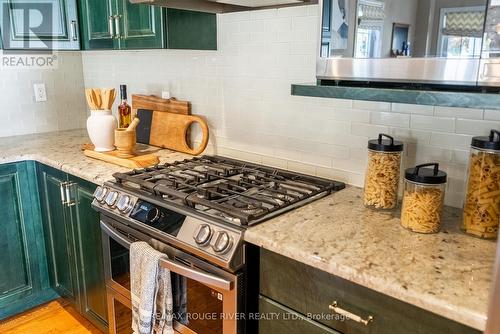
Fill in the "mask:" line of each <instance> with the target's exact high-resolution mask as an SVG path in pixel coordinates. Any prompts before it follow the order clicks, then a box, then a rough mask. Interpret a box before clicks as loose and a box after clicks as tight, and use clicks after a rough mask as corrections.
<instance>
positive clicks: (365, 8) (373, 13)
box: [358, 3, 385, 22]
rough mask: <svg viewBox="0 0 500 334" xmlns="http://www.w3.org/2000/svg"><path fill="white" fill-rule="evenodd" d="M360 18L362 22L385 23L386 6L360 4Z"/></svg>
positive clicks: (381, 4)
mask: <svg viewBox="0 0 500 334" xmlns="http://www.w3.org/2000/svg"><path fill="white" fill-rule="evenodd" d="M358 18H359V20H360V21H361V22H362V21H383V20H384V19H385V11H384V4H383V3H380V5H379V4H371V3H360V4H359V6H358Z"/></svg>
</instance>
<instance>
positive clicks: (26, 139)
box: [0, 130, 495, 330]
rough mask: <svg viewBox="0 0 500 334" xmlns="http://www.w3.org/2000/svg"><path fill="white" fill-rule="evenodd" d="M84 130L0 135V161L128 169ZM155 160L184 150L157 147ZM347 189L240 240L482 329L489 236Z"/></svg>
mask: <svg viewBox="0 0 500 334" xmlns="http://www.w3.org/2000/svg"><path fill="white" fill-rule="evenodd" d="M88 142H89V139H88V137H87V133H86V131H85V130H72V131H64V132H52V133H45V134H34V135H23V136H15V137H6V138H0V163H7V162H15V161H23V160H35V161H38V162H41V163H43V164H46V165H49V166H52V167H55V168H57V169H60V170H62V171H64V172H67V173H70V174H73V175H75V176H78V177H80V178H82V179H85V180H88V181H90V182H93V183H96V184H102V183H103V182H105V181H108V180H111V179H112V174H113V173H114V172H119V171H128V170H129V168H123V167H120V166H116V165H113V164H109V163H106V162H103V161H99V160H95V159H91V158H87V157H86V156H84V155H83V153H82V152H81V146H82V144H84V143H88ZM157 154H158V155H159V157H160V161H161V162H162V163H165V162H174V161H178V160H183V159H186V158H190V157H191V156H189V155H186V154H182V153H177V152H172V151H169V150H160V151H158V152H157ZM361 194H362V190H361V189H358V188H354V187H348V188H346V189H345V190H342V191H340V192H338V193H335V194H333V195H330V196H328V197H325V198H323V199H320V200H318V201H315V202H313V203H311V204H308V205H306V206H304V207H302V208H299V209H296V210H293V211H291V212H289V213H286V214H284V215H281V216H279V217H277V218H274V219H272V220H269V221H267V222H265V223H263V224H260V225H257V226H255V227H251V228H249V229H248V230H247V231H246V234H245V240H246V241H248V242H250V243H253V244H256V245H258V246H261V247H263V248H266V249H268V250H271V251H274V252H276V253H279V254H282V255H284V256H287V257H290V258H292V259H295V260H297V261H300V262H304V263H306V264H308V265H311V266H313V267H316V268H319V269H321V270H324V271H326V272H328V273H331V274H333V275H337V276H339V277H342V278H344V279H347V280H350V281H352V282H354V283H357V284H360V285H363V286H366V287H368V288H371V289H373V290H376V291H378V292H381V293H384V294H387V295H389V296H392V297H394V298H397V299H400V300H402V301H405V302H408V303H410V304H414V305H416V306H419V307H421V308H424V309H426V310H429V311H431V312H434V313H437V314H439V315H442V316H444V317H447V318H450V319H453V320H455V321H458V322H460V323H464V324H466V325H468V326H471V327H474V328H476V329H479V330H483V329H484V328H485V324H486V318H487V316H486V314H487V308H488V296H489V291H490V285H491V276H492V267H493V262H494V256H495V242H492V241H485V240H480V239H476V238H473V237H469V236H466V235H464V234H462V233H461V232H460V231H459V229H458V222H459V220H460V210H458V209H452V208H445V213H444V226H443V229H442V231H441V232H440V233H439V234H434V235H422V234H416V233H412V232H409V231H407V230H405V229H403V228H402V227H400V225H399V219H398V217H394V216H393V215H391V214H390V213H380V212H374V211H371V210H369V209H365V208H364V207H363V205H362V201H361Z"/></svg>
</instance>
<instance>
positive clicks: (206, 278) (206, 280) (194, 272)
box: [101, 221, 234, 291]
mask: <svg viewBox="0 0 500 334" xmlns="http://www.w3.org/2000/svg"><path fill="white" fill-rule="evenodd" d="M101 229H102V230H103V231H104V232H105V233H106V234H107V235H109V236H110V237H111V238H113V240H115V241H116V242H118V243H119V244H120V245H122V246H123V247H125V248H127V249H130V245H131V244H132V242H131V241H130V240H128V239H127V238H125V237H123V236H122V235H121V234H120V233H118V232H116V231H114V230H113V229H112V228H111V227H109V226H108V225H107V224H106V223H104V222H103V221H101ZM159 265H160V266H161V267H163V268H165V269H168V270H170V271H173V272H174V273H176V274H179V275H181V276H184V277H186V278H189V279H192V280H194V281H196V282H200V283H202V284H206V285H209V286H212V287H214V288H218V289H221V290H224V291H231V290H233V288H234V284H233V283H234V282H233V281H229V280H226V279H224V278H222V277H218V276H215V275H212V274H210V273H208V272H205V271H201V270H198V269H195V268H192V267H188V266H186V265H184V264H181V263H179V262H177V261H173V260H170V259H168V258H165V259H161V260H160V261H159Z"/></svg>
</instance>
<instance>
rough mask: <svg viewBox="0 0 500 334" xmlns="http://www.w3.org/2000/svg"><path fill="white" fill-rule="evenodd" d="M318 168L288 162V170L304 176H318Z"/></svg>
mask: <svg viewBox="0 0 500 334" xmlns="http://www.w3.org/2000/svg"><path fill="white" fill-rule="evenodd" d="M316 168H317V167H316V166H315V165H311V164H305V163H302V162H297V161H288V162H287V169H289V170H291V171H294V172H299V173H303V174H309V175H316Z"/></svg>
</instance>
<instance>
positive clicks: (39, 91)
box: [33, 83, 47, 102]
mask: <svg viewBox="0 0 500 334" xmlns="http://www.w3.org/2000/svg"><path fill="white" fill-rule="evenodd" d="M33 90H34V91H35V102H46V101H47V91H46V90H45V84H44V83H37V84H34V85H33Z"/></svg>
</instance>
